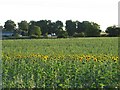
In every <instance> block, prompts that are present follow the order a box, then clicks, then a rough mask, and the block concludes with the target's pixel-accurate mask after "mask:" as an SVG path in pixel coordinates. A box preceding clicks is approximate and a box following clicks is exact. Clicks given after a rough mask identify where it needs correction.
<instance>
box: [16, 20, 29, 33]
mask: <svg viewBox="0 0 120 90" xmlns="http://www.w3.org/2000/svg"><path fill="white" fill-rule="evenodd" d="M18 27H19V29H21V30H23V31H28V28H29V24H28V23H27V21H21V22H20V23H18Z"/></svg>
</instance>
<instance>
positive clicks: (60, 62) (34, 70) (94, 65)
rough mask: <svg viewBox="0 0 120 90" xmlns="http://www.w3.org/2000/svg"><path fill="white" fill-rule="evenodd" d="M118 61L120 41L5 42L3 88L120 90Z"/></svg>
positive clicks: (3, 46)
mask: <svg viewBox="0 0 120 90" xmlns="http://www.w3.org/2000/svg"><path fill="white" fill-rule="evenodd" d="M118 59H119V58H118V38H108V37H106V38H71V39H38V40H36V39H28V40H3V41H2V67H3V88H119V86H120V82H119V73H118V67H119V63H118Z"/></svg>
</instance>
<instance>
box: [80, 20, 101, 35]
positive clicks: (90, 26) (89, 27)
mask: <svg viewBox="0 0 120 90" xmlns="http://www.w3.org/2000/svg"><path fill="white" fill-rule="evenodd" d="M82 24H83V26H82V28H83V31H85V36H88V37H96V36H100V31H101V30H100V26H99V25H98V24H97V23H94V22H89V21H83V22H82Z"/></svg>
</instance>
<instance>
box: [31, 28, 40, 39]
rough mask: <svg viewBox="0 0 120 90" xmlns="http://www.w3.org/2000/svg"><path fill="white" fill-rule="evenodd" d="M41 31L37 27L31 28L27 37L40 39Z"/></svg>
mask: <svg viewBox="0 0 120 90" xmlns="http://www.w3.org/2000/svg"><path fill="white" fill-rule="evenodd" d="M40 35H41V29H40V27H38V26H31V28H30V30H29V36H31V37H40Z"/></svg>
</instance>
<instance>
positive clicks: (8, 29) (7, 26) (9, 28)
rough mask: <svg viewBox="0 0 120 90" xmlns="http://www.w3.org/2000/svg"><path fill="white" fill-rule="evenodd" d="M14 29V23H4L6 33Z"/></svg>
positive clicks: (10, 21)
mask: <svg viewBox="0 0 120 90" xmlns="http://www.w3.org/2000/svg"><path fill="white" fill-rule="evenodd" d="M15 27H16V24H15V23H14V21H12V20H7V21H6V22H5V25H4V28H5V30H7V31H14V29H15Z"/></svg>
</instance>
